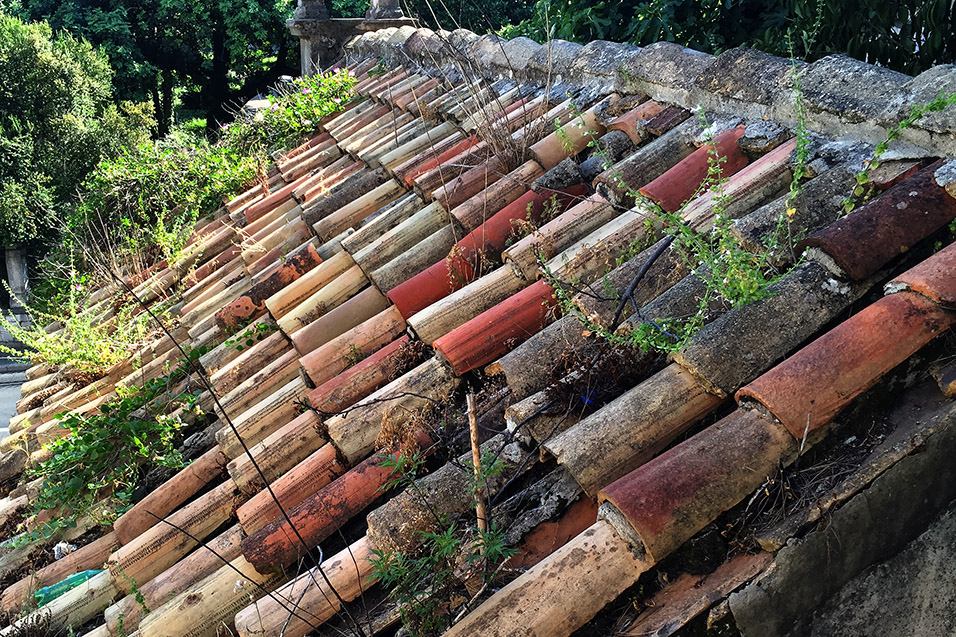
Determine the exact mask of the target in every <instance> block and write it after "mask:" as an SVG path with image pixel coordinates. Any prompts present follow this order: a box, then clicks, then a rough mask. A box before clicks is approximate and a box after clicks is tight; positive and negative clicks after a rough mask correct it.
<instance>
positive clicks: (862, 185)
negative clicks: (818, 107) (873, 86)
mask: <svg viewBox="0 0 956 637" xmlns="http://www.w3.org/2000/svg"><path fill="white" fill-rule="evenodd" d="M953 105H956V93H940V94H939V95H937V96H936V99H934V100H933V101H931V102H929V103H927V104H916V105H915V106H913V107H912V108H911V109H910V114H909V115H908V116H906V117H904V118H903V119H901V120H900V122H899V123H898V124H897V125H896V126H893V127H892V128H890V129H889V130H888V131H887V132H886V137H885V138H883V140H882V141H881V142H880V143H878V144H877V145H876V148H875V149H874V150H873V157H872V158H870V159H868V160H867V161H865V162H864V164H863V169H862V170H860V171H859V172H858V173H857V174H856V182H857V183H856V186H855V187H854V188H853V192H852V193H851V194H850V195H848V196H847V197H846V198H844V199H843V211H844V212H845V213H847V214H849V213H850V212H852V211H853V209H854V208H856V207H857V206H858V205H860V204H862V203H866V202H867V201H869V200H870V199H871V198H872V197H873V196H874V195H875V194H876V186H875V185H874V184H873V182H872V181H871V179H870V171H872V170H876V169H877V168H879V167H880V160H881V159H882V157H883V155H885V154H886V152H887V151H888V150H889V149H890V144H891V143H893V142H894V141H896V140H897V139H899V137H900V135H901V134H902V132H903V131H904V130H906V129H907V128H910V127H911V126H913V124H915V123H916V122H917V121H918V120H919V119H920V118H922V117H924V116H925V115H928V114H929V113H938V112H940V111H942V110H943V109H945V108H946V107H948V106H953Z"/></svg>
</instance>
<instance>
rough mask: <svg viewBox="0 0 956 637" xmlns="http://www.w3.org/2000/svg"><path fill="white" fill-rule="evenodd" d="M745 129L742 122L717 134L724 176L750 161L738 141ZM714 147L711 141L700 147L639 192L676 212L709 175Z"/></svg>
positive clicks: (666, 208) (716, 140)
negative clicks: (723, 159) (722, 159)
mask: <svg viewBox="0 0 956 637" xmlns="http://www.w3.org/2000/svg"><path fill="white" fill-rule="evenodd" d="M745 130H746V126H744V125H743V124H741V125H739V126H737V127H736V128H732V129H730V130H726V131H724V132H722V133H720V134H719V135H717V137H716V138H714V144H715V146H716V150H717V156H718V157H721V158H725V161H723V162H722V163H721V164H720V168H721V175H722V176H723V177H729V176H731V175H733V174H734V173H736V172H739V171H740V170H741V169H742V168H743V167H744V166H746V165H747V163H748V161H749V160H748V159H747V157H746V156H745V155H744V154H743V152H742V151H741V150H740V146H738V145H737V140H738V139H740V138H741V137H743V134H744V131H745ZM712 150H713V147H712V146H710V145H707V146H702V147H701V148H698V149H697V150H695V151H694V152H692V153H691V154H690V155H688V156H687V157H685V158H684V159H682V160H680V161H679V162H678V163H677V164H676V165H675V166H674V167H672V168H671V169H670V170H668V171H667V172H665V173H664V174H663V175H661V176H660V177H658V178H657V179H655V180H654V181H652V182H651V183H649V184H647V185H646V186H644V187H642V188H641V189H640V193H641V194H642V195H644V196H645V197H647V198H649V199H651V200H653V201H655V202H656V203H657V204H658V205H659V206H660V207H661V208H663V209H664V210H665V211H667V212H676V211H677V210H678V209H679V208H680V207H681V204H683V203H684V202H685V201H687V200H688V199H690V198H691V197H693V196H694V193H696V192H697V190H698V188H700V186H701V185H702V184H703V183H704V180H705V179H706V178H707V174H708V170H709V169H710V163H711V152H712Z"/></svg>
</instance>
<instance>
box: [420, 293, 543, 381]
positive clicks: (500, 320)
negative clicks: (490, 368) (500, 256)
mask: <svg viewBox="0 0 956 637" xmlns="http://www.w3.org/2000/svg"><path fill="white" fill-rule="evenodd" d="M556 304H557V303H556V301H555V299H554V290H553V289H552V288H551V286H550V285H548V284H547V283H546V282H545V281H537V282H535V283H533V284H531V285H529V286H528V287H526V288H525V289H524V290H522V291H521V292H518V293H517V294H515V295H514V296H512V297H511V298H509V299H507V300H505V301H502V302H501V303H499V304H498V305H496V306H494V307H493V308H491V309H490V310H487V311H485V312H482V313H481V314H479V315H478V316H476V317H475V318H473V319H471V320H470V321H468V322H467V323H465V324H464V325H462V326H460V327H457V328H455V329H453V330H452V331H451V332H449V333H448V334H446V335H444V336H442V337H441V338H439V339H438V340H436V341H435V342H434V343H432V347H434V348H435V351H437V352H438V353H440V354H441V355H442V356H444V357H445V360H447V361H448V363H449V364H450V365H451V368H452V370H453V371H454V372H455V373H456V374H458V375H461V374H464V373H465V372H469V371H471V370H473V369H477V368H479V367H481V366H483V365H487V364H488V363H490V362H491V361H493V360H495V359H496V358H498V357H499V356H501V355H502V354H504V353H505V352H507V351H508V350H510V349H511V348H513V347H514V346H515V345H518V344H519V343H520V342H522V341H524V340H525V339H526V338H528V337H529V336H531V335H532V334H534V333H536V332H538V331H539V330H541V329H542V328H543V327H544V326H545V325H547V323H548V321H549V317H550V316H551V312H552V310H553V309H554V307H555V306H556Z"/></svg>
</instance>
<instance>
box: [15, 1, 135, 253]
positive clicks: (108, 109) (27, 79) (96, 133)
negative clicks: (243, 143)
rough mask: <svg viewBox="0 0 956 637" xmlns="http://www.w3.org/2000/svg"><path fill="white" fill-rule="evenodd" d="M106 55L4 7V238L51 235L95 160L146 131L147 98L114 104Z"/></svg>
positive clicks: (40, 238) (25, 240) (22, 240)
mask: <svg viewBox="0 0 956 637" xmlns="http://www.w3.org/2000/svg"><path fill="white" fill-rule="evenodd" d="M112 79H113V73H112V71H111V70H110V67H109V63H108V60H107V58H106V55H105V54H104V53H103V52H102V51H100V50H97V49H95V48H93V47H92V46H91V45H90V44H89V43H88V42H85V41H83V40H78V39H76V38H74V37H73V36H71V35H69V34H65V33H61V34H58V35H56V36H54V34H53V32H52V30H51V29H50V27H49V26H48V25H47V24H45V23H37V24H27V23H24V22H23V21H21V20H19V19H18V18H14V17H9V16H6V15H3V14H0V245H16V244H31V243H37V242H41V241H43V240H44V239H48V238H50V237H51V236H52V234H53V230H54V227H55V225H56V221H55V211H56V209H57V208H58V207H61V206H64V205H66V204H67V202H68V201H69V200H70V198H71V197H72V196H73V195H74V193H75V191H76V188H77V186H78V185H79V184H80V183H81V182H82V180H83V179H84V178H85V177H86V175H87V173H89V171H90V170H92V168H93V167H94V166H95V165H96V164H97V162H98V161H99V160H100V159H101V158H103V157H108V156H114V155H116V154H118V153H119V151H120V150H121V149H122V148H123V147H124V146H128V145H131V144H136V143H141V142H142V141H144V140H145V139H147V137H148V129H149V126H150V125H151V123H152V117H151V111H150V109H149V108H148V105H145V106H144V105H135V104H132V103H119V104H117V103H115V102H114V100H113V91H112V86H111V82H112Z"/></svg>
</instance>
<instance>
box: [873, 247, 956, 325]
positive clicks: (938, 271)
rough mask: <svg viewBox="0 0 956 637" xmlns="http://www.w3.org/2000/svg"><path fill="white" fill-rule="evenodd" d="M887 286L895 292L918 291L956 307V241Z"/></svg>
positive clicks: (948, 305) (943, 303)
mask: <svg viewBox="0 0 956 637" xmlns="http://www.w3.org/2000/svg"><path fill="white" fill-rule="evenodd" d="M886 287H887V291H893V292H897V291H899V290H903V289H905V290H910V291H911V292H917V293H919V294H922V295H923V296H925V297H927V298H929V299H932V300H933V301H935V302H936V303H939V304H940V305H943V306H945V307H946V308H948V309H951V310H952V309H956V243H952V244H950V245H949V247H947V248H943V249H942V250H940V251H939V252H937V253H936V254H934V255H933V256H931V257H930V258H928V259H926V260H925V261H923V262H922V263H920V264H919V265H917V266H916V267H913V268H910V269H909V270H907V271H906V272H904V273H903V274H901V275H900V276H898V277H896V278H895V279H893V280H892V281H890V283H889V284H888V285H887V286H886Z"/></svg>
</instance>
